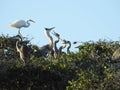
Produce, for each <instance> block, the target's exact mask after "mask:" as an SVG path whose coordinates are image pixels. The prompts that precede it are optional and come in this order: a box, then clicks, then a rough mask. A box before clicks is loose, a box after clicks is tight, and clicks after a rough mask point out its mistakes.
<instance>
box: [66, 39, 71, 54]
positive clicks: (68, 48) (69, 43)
mask: <svg viewBox="0 0 120 90" xmlns="http://www.w3.org/2000/svg"><path fill="white" fill-rule="evenodd" d="M67 43H68V45H69V46H68V47H67V53H69V52H70V48H71V42H70V41H67Z"/></svg>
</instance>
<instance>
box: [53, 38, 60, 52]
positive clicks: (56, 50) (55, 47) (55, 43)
mask: <svg viewBox="0 0 120 90" xmlns="http://www.w3.org/2000/svg"><path fill="white" fill-rule="evenodd" d="M58 42H59V39H57V40H56V41H55V42H54V49H55V52H58V48H57V43H58Z"/></svg>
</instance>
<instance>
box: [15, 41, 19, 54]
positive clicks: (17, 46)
mask: <svg viewBox="0 0 120 90" xmlns="http://www.w3.org/2000/svg"><path fill="white" fill-rule="evenodd" d="M18 43H19V41H16V49H17V51H18V52H20V48H19V44H18Z"/></svg>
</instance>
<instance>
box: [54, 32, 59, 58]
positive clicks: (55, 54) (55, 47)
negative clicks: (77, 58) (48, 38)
mask: <svg viewBox="0 0 120 90" xmlns="http://www.w3.org/2000/svg"><path fill="white" fill-rule="evenodd" d="M53 35H54V36H55V37H56V38H57V40H55V42H54V58H57V57H58V53H59V49H58V48H57V43H58V42H59V40H60V35H59V34H58V33H56V32H55V31H53Z"/></svg>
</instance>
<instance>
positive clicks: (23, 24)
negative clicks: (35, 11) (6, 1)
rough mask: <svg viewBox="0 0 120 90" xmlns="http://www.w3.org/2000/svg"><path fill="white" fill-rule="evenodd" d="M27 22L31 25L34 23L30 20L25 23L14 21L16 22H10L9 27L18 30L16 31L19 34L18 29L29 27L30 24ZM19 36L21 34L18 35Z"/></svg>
mask: <svg viewBox="0 0 120 90" xmlns="http://www.w3.org/2000/svg"><path fill="white" fill-rule="evenodd" d="M29 22H33V23H35V22H34V21H33V20H31V19H29V20H27V21H24V20H16V21H14V22H11V23H10V26H11V27H14V28H18V29H19V30H18V34H20V29H21V28H22V27H24V28H27V27H29V26H30V23H29ZM20 35H21V34H20Z"/></svg>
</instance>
